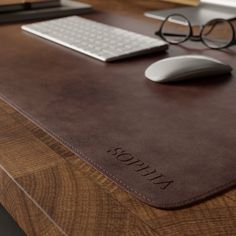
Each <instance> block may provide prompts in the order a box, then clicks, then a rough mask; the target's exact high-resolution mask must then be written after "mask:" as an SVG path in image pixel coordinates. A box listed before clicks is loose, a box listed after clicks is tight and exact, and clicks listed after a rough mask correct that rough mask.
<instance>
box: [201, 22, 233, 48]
mask: <svg viewBox="0 0 236 236" xmlns="http://www.w3.org/2000/svg"><path fill="white" fill-rule="evenodd" d="M201 36H202V40H203V42H204V43H205V44H206V45H207V46H208V47H210V48H224V47H227V46H228V45H229V44H230V43H231V42H232V40H233V37H234V33H233V29H232V27H231V25H230V23H229V22H228V21H226V20H212V21H210V22H208V23H207V24H206V25H205V26H204V28H203V29H202V33H201Z"/></svg>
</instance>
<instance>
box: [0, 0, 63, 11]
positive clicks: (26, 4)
mask: <svg viewBox="0 0 236 236" xmlns="http://www.w3.org/2000/svg"><path fill="white" fill-rule="evenodd" d="M58 6H60V0H1V2H0V13H4V12H14V11H25V10H32V9H40V8H48V7H58Z"/></svg>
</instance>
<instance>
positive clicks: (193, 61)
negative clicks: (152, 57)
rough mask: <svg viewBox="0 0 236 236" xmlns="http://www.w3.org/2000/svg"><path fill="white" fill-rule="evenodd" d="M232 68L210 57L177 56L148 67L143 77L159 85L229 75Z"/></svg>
mask: <svg viewBox="0 0 236 236" xmlns="http://www.w3.org/2000/svg"><path fill="white" fill-rule="evenodd" d="M231 71H232V67H231V66H230V65H227V64H224V63H223V62H221V61H218V60H216V59H214V58H211V57H206V56H200V55H187V56H177V57H170V58H167V59H163V60H161V61H157V62H155V63H153V64H152V65H150V66H149V67H148V68H147V69H146V71H145V76H146V77H147V78H148V79H150V80H152V81H154V82H160V83H167V82H175V81H181V80H189V79H196V78H204V77H209V76H218V75H223V74H227V73H230V72H231Z"/></svg>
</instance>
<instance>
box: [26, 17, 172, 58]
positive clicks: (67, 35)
mask: <svg viewBox="0 0 236 236" xmlns="http://www.w3.org/2000/svg"><path fill="white" fill-rule="evenodd" d="M22 29H23V30H25V31H28V32H30V33H33V34H36V35H38V36H40V37H42V38H45V39H48V40H50V41H53V42H55V43H58V44H61V45H63V46H65V47H68V48H71V49H74V50H76V51H78V52H80V53H84V54H86V55H89V56H91V57H94V58H97V59H99V60H102V61H114V60H118V59H122V58H127V57H131V56H135V55H142V54H147V53H151V52H156V51H161V50H166V49H167V47H168V45H167V43H166V42H164V41H162V40H160V39H155V38H151V37H147V36H144V35H140V34H137V33H133V32H130V31H127V30H124V29H120V28H116V27H113V26H108V25H105V24H102V23H98V22H95V21H91V20H87V19H85V18H82V17H78V16H70V17H65V18H60V19H55V20H49V21H43V22H40V23H34V24H29V25H23V26H22Z"/></svg>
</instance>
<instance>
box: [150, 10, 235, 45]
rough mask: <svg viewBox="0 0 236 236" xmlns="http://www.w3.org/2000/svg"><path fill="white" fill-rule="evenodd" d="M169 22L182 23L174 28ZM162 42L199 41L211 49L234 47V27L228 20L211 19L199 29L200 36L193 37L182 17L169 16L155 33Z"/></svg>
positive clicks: (185, 20) (191, 27)
mask: <svg viewBox="0 0 236 236" xmlns="http://www.w3.org/2000/svg"><path fill="white" fill-rule="evenodd" d="M170 22H183V24H181V25H175V26H174V27H173V26H172V27H171V25H170V24H169V23H170ZM155 34H156V35H158V36H160V37H161V38H162V39H163V40H165V41H167V42H169V43H170V44H180V43H183V42H185V41H187V40H191V41H200V42H202V43H204V44H205V45H206V46H207V47H209V48H212V49H223V48H227V47H230V46H233V45H236V37H235V30H234V26H233V24H232V23H231V21H229V20H225V19H213V20H211V21H209V22H208V23H206V24H205V25H204V26H201V28H200V34H199V35H194V33H193V26H192V25H191V23H190V21H189V20H188V19H187V18H186V17H185V16H183V15H180V14H172V15H169V16H168V17H167V18H166V19H165V20H164V21H163V22H162V24H161V27H160V29H159V30H158V31H157V32H155Z"/></svg>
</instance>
